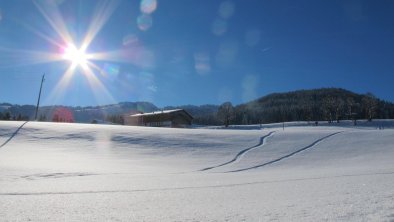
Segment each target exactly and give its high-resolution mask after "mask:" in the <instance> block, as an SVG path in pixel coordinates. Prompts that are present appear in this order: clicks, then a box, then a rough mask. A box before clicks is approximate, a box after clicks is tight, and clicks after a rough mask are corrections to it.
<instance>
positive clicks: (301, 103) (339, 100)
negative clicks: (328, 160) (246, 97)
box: [217, 88, 394, 126]
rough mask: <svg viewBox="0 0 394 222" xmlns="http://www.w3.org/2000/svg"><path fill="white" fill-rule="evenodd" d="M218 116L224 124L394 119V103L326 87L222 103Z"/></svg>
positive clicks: (372, 96)
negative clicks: (235, 102) (247, 100)
mask: <svg viewBox="0 0 394 222" xmlns="http://www.w3.org/2000/svg"><path fill="white" fill-rule="evenodd" d="M217 118H218V119H219V120H220V121H221V123H222V124H223V125H225V126H228V125H229V124H230V123H231V124H237V125H238V124H239V125H241V124H262V123H275V122H290V121H323V120H324V121H327V122H329V123H332V122H340V121H341V120H345V119H346V120H353V121H354V122H355V123H356V120H357V119H367V120H368V121H372V120H373V119H374V118H378V119H392V118H394V104H393V103H390V102H386V101H383V100H380V99H378V98H376V97H375V96H374V95H373V94H372V93H367V94H363V95H360V94H356V93H353V92H350V91H347V90H343V89H337V88H327V89H318V90H300V91H295V92H289V93H276V94H271V95H268V96H265V97H262V98H260V99H258V100H255V101H252V102H249V103H245V104H241V105H238V106H235V107H234V106H233V105H232V104H231V103H230V102H226V103H223V104H222V105H220V106H219V108H218V112H217Z"/></svg>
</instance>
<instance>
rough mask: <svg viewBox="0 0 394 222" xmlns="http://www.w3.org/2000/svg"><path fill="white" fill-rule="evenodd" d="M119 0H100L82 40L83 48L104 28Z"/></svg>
mask: <svg viewBox="0 0 394 222" xmlns="http://www.w3.org/2000/svg"><path fill="white" fill-rule="evenodd" d="M119 2H120V1H119V0H116V1H108V0H106V1H100V2H99V3H98V5H97V6H96V8H95V11H94V14H93V17H92V20H91V22H90V25H89V28H88V31H87V33H86V35H85V38H84V40H83V42H82V46H81V49H82V50H86V49H87V48H88V47H89V45H90V43H91V42H92V41H93V39H94V38H95V37H96V35H97V33H98V32H99V31H100V30H101V29H102V27H103V26H104V25H105V24H106V23H107V21H108V19H109V18H110V17H111V16H112V14H113V13H114V11H115V9H116V8H117V6H118V5H119Z"/></svg>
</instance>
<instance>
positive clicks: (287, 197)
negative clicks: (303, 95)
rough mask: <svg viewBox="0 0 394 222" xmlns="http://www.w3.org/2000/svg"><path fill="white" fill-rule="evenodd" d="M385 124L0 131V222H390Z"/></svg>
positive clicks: (15, 126)
mask: <svg viewBox="0 0 394 222" xmlns="http://www.w3.org/2000/svg"><path fill="white" fill-rule="evenodd" d="M384 124H385V126H386V128H385V129H384V130H379V129H377V126H379V125H381V122H379V121H377V122H376V123H374V124H369V125H368V123H366V124H363V126H362V127H361V126H358V127H357V128H355V127H352V126H351V124H346V123H345V124H343V125H337V126H322V125H320V126H318V127H313V126H308V125H307V124H305V123H297V124H296V123H291V124H287V127H286V128H285V130H283V129H282V128H281V125H280V124H276V125H275V124H272V125H265V126H263V129H260V127H248V128H247V129H249V130H242V129H233V130H224V129H164V128H149V127H131V126H112V125H90V124H61V123H36V122H27V123H24V122H0V206H1V208H0V221H29V220H31V221H65V220H66V221H116V220H120V221H242V220H245V221H270V220H280V221H283V220H285V221H289V220H290V221H316V220H318V221H321V220H328V221H338V220H339V221H391V220H394V205H393V202H394V186H393V184H394V161H392V159H393V157H394V145H393V144H394V129H392V128H390V127H391V126H393V125H394V124H393V122H392V121H385V122H384ZM290 125H291V126H290ZM289 126H290V127H289Z"/></svg>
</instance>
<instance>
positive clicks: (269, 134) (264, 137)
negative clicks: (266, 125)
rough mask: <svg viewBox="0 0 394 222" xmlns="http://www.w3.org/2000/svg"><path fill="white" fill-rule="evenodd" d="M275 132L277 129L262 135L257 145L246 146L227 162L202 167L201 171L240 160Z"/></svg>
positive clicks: (262, 144)
mask: <svg viewBox="0 0 394 222" xmlns="http://www.w3.org/2000/svg"><path fill="white" fill-rule="evenodd" d="M274 133H275V131H272V132H270V133H268V134H267V135H265V136H263V137H261V138H260V142H259V143H258V144H257V145H254V146H252V147H249V148H246V149H244V150H241V151H240V152H239V153H237V155H235V157H234V158H233V159H232V160H230V161H227V162H225V163H222V164H219V165H216V166H211V167H207V168H204V169H201V170H199V171H206V170H211V169H214V168H218V167H222V166H225V165H228V164H230V163H234V162H235V161H237V160H239V159H240V158H241V157H242V156H243V155H245V153H247V152H249V151H250V150H253V149H256V148H257V147H260V146H264V144H265V141H266V139H267V138H268V137H270V136H272V135H273V134H274Z"/></svg>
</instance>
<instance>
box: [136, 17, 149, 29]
mask: <svg viewBox="0 0 394 222" xmlns="http://www.w3.org/2000/svg"><path fill="white" fill-rule="evenodd" d="M152 24H153V20H152V17H151V16H150V15H147V14H142V15H140V16H138V18H137V25H138V28H139V29H141V30H142V31H147V30H148V29H150V27H151V26H152Z"/></svg>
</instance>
